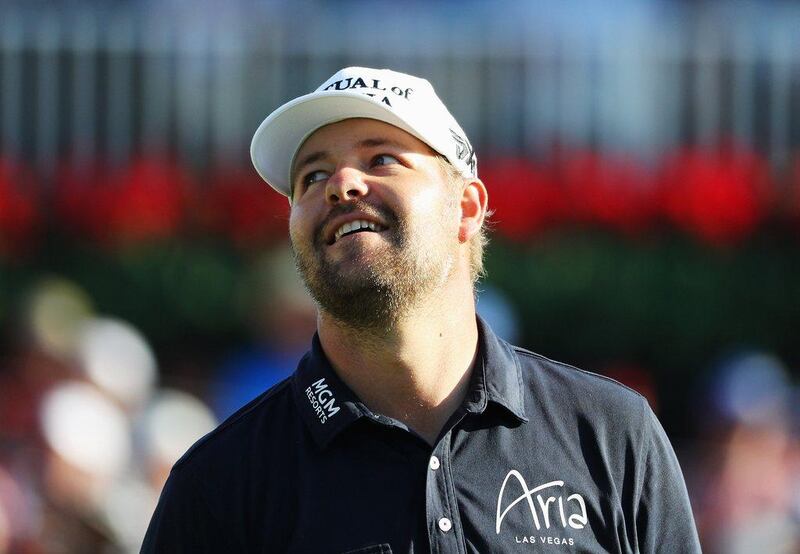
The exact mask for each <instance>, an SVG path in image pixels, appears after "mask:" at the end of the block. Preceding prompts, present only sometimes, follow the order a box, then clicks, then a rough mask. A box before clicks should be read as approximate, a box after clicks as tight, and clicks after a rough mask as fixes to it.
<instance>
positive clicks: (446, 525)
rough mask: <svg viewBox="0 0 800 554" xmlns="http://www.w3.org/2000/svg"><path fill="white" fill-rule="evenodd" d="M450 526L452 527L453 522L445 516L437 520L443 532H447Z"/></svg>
mask: <svg viewBox="0 0 800 554" xmlns="http://www.w3.org/2000/svg"><path fill="white" fill-rule="evenodd" d="M451 527H453V524H452V522H451V521H450V520H449V519H447V518H446V517H443V518H442V519H440V520H439V529H441V530H442V531H443V532H445V533H447V532H448V531H449V530H450V528H451Z"/></svg>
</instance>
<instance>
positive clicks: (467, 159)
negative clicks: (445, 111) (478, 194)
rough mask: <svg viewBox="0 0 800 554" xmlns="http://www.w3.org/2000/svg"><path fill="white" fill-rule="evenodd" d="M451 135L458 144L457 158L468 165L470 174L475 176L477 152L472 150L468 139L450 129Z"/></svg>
mask: <svg viewBox="0 0 800 554" xmlns="http://www.w3.org/2000/svg"><path fill="white" fill-rule="evenodd" d="M450 134H451V135H452V137H453V140H454V141H455V143H456V158H458V159H459V160H461V161H463V162H464V163H466V164H467V166H469V170H470V172H471V173H472V174H473V175H475V166H476V163H477V161H476V159H475V150H474V149H473V148H472V145H471V144H470V142H469V140H467V137H465V136H463V135H461V134H459V133H457V132H456V131H454V130H453V129H450Z"/></svg>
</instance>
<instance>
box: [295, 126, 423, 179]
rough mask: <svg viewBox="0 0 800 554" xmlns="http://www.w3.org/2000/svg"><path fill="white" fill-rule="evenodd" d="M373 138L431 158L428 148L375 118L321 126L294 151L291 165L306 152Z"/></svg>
mask: <svg viewBox="0 0 800 554" xmlns="http://www.w3.org/2000/svg"><path fill="white" fill-rule="evenodd" d="M373 139H374V140H376V141H379V140H384V141H389V142H393V143H395V144H396V145H398V146H402V147H404V148H407V149H408V150H409V151H412V152H419V153H424V154H430V155H435V152H434V151H433V149H432V148H431V147H430V146H428V145H427V144H425V143H424V142H422V141H421V140H419V139H418V138H417V137H415V136H413V135H411V134H410V133H408V132H406V131H404V130H403V129H400V128H399V127H395V126H394V125H390V124H388V123H385V122H383V121H378V120H376V119H365V118H354V119H345V120H344V121H338V122H336V123H331V124H329V125H325V126H324V127H320V128H319V129H317V130H316V131H314V132H313V133H311V135H310V136H309V137H308V138H307V139H306V140H305V141H304V142H303V144H302V145H301V146H300V148H298V150H297V153H296V154H295V157H294V160H293V164H292V165H293V167H297V165H298V162H300V161H302V159H303V158H304V157H306V156H307V155H308V154H309V153H314V152H325V153H334V152H336V151H340V150H347V149H351V148H354V147H356V146H358V145H359V144H363V143H364V141H365V140H366V141H371V140H373Z"/></svg>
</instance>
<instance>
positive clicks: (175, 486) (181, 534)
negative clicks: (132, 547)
mask: <svg viewBox="0 0 800 554" xmlns="http://www.w3.org/2000/svg"><path fill="white" fill-rule="evenodd" d="M244 551H245V550H244V549H243V548H241V546H240V545H238V544H236V541H235V540H234V539H233V530H226V529H224V528H223V526H222V525H221V523H220V521H219V519H218V518H217V517H216V516H215V515H214V513H213V512H212V510H211V507H210V505H209V503H208V501H207V499H206V498H205V496H204V494H203V490H202V488H201V487H200V486H199V483H196V482H195V480H194V479H193V478H192V476H191V475H190V474H188V473H187V472H186V468H178V467H176V468H173V470H172V472H171V473H170V476H169V479H167V482H166V484H165V485H164V489H163V490H162V491H161V497H160V498H159V500H158V506H156V510H155V512H154V513H153V517H152V519H151V520H150V525H149V526H148V528H147V533H146V534H145V537H144V542H143V544H142V548H141V553H142V554H150V553H175V554H178V553H190V552H191V553H204V552H209V553H211V552H244Z"/></svg>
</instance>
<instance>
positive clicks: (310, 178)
mask: <svg viewBox="0 0 800 554" xmlns="http://www.w3.org/2000/svg"><path fill="white" fill-rule="evenodd" d="M327 178H328V173H327V172H325V171H322V170H317V171H311V172H309V173H306V175H305V177H303V186H304V187H309V186H311V185H313V184H314V183H317V182H319V181H324V180H325V179H327Z"/></svg>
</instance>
